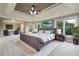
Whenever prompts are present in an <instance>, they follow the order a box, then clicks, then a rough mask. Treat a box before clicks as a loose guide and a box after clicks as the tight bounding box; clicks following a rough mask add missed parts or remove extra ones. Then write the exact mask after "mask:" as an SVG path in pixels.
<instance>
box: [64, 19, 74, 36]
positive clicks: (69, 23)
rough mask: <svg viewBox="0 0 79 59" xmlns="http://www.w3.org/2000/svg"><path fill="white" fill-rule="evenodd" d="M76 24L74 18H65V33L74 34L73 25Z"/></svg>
mask: <svg viewBox="0 0 79 59" xmlns="http://www.w3.org/2000/svg"><path fill="white" fill-rule="evenodd" d="M74 25H75V20H74V19H69V20H65V35H72V32H71V30H72V27H74Z"/></svg>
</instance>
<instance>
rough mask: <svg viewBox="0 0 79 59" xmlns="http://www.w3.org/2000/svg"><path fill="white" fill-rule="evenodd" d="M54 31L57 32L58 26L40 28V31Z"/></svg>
mask: <svg viewBox="0 0 79 59" xmlns="http://www.w3.org/2000/svg"><path fill="white" fill-rule="evenodd" d="M41 30H42V31H43V32H44V31H53V32H54V33H57V28H38V32H39V31H41Z"/></svg>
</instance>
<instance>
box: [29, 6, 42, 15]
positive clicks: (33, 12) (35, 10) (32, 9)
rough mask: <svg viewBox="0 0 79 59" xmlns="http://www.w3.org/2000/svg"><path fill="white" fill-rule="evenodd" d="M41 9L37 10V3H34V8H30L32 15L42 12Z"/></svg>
mask: <svg viewBox="0 0 79 59" xmlns="http://www.w3.org/2000/svg"><path fill="white" fill-rule="evenodd" d="M40 11H41V10H37V9H36V8H35V5H32V8H31V10H30V14H31V15H38V12H40Z"/></svg>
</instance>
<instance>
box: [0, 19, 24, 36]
mask: <svg viewBox="0 0 79 59" xmlns="http://www.w3.org/2000/svg"><path fill="white" fill-rule="evenodd" d="M6 24H12V25H13V29H12V30H13V31H15V30H16V29H17V28H19V27H21V23H7V22H3V20H0V36H3V30H5V29H6ZM22 31H24V30H22Z"/></svg>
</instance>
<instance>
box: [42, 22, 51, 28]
mask: <svg viewBox="0 0 79 59" xmlns="http://www.w3.org/2000/svg"><path fill="white" fill-rule="evenodd" d="M42 27H43V28H51V27H53V21H43V22H42Z"/></svg>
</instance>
